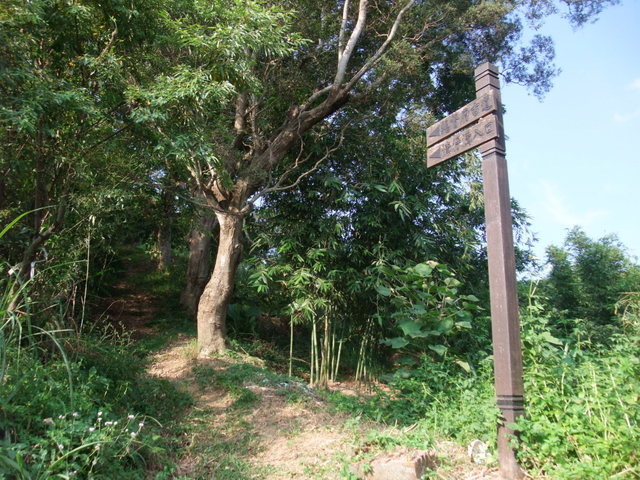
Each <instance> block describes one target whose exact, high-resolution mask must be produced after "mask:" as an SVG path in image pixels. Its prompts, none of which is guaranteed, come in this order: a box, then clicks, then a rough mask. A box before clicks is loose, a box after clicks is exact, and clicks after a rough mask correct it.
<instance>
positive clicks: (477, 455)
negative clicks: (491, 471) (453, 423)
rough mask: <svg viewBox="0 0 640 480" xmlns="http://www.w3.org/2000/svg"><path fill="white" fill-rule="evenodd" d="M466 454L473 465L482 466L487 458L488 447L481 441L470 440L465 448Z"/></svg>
mask: <svg viewBox="0 0 640 480" xmlns="http://www.w3.org/2000/svg"><path fill="white" fill-rule="evenodd" d="M467 453H468V454H469V457H470V458H471V461H472V462H473V463H477V464H479V465H484V464H485V463H487V458H489V447H488V446H487V444H486V443H484V442H482V441H481V440H472V441H471V443H469V446H468V447H467Z"/></svg>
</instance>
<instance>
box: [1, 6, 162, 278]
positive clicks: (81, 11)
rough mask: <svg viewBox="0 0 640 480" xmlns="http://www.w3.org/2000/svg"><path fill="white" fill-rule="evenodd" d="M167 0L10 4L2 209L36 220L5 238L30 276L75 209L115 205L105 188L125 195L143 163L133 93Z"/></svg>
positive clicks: (7, 215) (6, 249)
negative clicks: (134, 135) (135, 139)
mask: <svg viewBox="0 0 640 480" xmlns="http://www.w3.org/2000/svg"><path fill="white" fill-rule="evenodd" d="M157 5H158V4H157V3H156V2H155V1H153V0H151V1H138V2H135V5H132V6H129V7H125V6H124V5H122V4H121V3H120V2H111V1H106V2H101V3H94V2H87V3H77V2H59V1H53V0H35V1H32V2H24V1H19V0H9V1H7V2H2V5H1V6H0V97H1V100H0V102H1V103H0V171H1V172H2V177H3V179H2V188H1V191H0V209H1V210H2V216H3V217H4V219H5V220H9V219H11V218H15V217H16V216H17V215H19V214H22V213H24V212H27V211H31V212H32V213H31V214H30V220H31V221H30V222H29V223H30V225H29V227H28V228H26V229H20V230H18V229H14V230H15V231H12V232H10V235H9V236H8V237H7V238H6V239H4V240H5V241H6V242H5V244H4V245H3V254H4V256H5V258H7V259H9V260H10V261H11V262H12V263H13V264H15V265H16V266H15V268H14V271H15V273H16V275H17V277H18V278H19V280H20V282H25V281H27V280H28V279H29V278H30V277H32V275H33V272H34V265H35V262H37V261H39V260H41V259H43V258H44V257H45V256H46V255H47V252H46V244H47V242H50V241H51V240H52V237H54V236H55V235H56V234H58V233H59V232H60V231H61V230H62V229H63V228H64V226H65V219H66V218H67V217H68V216H69V215H70V214H71V215H72V216H73V217H74V222H80V223H82V222H87V221H88V218H89V215H90V214H91V215H94V219H95V214H96V213H97V212H98V209H97V208H93V209H92V208H91V207H90V206H89V204H90V203H91V202H94V203H93V204H94V206H96V205H98V204H100V205H101V206H103V207H104V206H106V205H107V204H108V203H109V202H108V201H104V198H103V199H100V198H99V197H100V196H101V195H102V196H103V197H104V196H108V195H117V193H116V191H117V190H119V189H120V190H124V189H125V188H123V186H124V185H125V184H130V183H131V180H132V179H133V178H134V177H136V175H137V174H138V173H139V172H140V170H141V168H140V167H143V164H142V163H138V162H136V161H134V158H137V159H138V160H139V159H140V157H138V155H137V152H136V150H134V149H133V148H131V143H130V139H131V137H130V135H129V133H130V132H129V129H128V128H129V124H130V122H128V119H127V117H128V114H129V110H130V109H129V106H128V105H127V103H126V99H125V96H124V92H125V90H126V88H127V86H128V85H129V84H131V83H132V82H134V81H135V78H136V75H137V72H138V71H140V70H141V68H140V65H139V63H138V59H139V58H140V56H141V55H142V52H144V51H145V49H146V48H147V47H148V45H149V41H151V40H152V39H153V37H154V36H155V35H156V34H157V32H158V28H159V20H160V16H159V15H158V12H157V9H156V7H157ZM127 140H128V141H127ZM127 163H129V164H127ZM80 212H83V213H85V215H84V218H82V216H83V215H82V213H80ZM78 214H80V217H81V218H79V219H78ZM94 223H95V222H94ZM76 230H77V229H76Z"/></svg>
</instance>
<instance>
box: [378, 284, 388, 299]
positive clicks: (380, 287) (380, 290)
mask: <svg viewBox="0 0 640 480" xmlns="http://www.w3.org/2000/svg"><path fill="white" fill-rule="evenodd" d="M376 292H378V293H379V294H380V295H382V296H383V297H389V296H391V290H390V289H388V288H387V287H385V286H383V285H376Z"/></svg>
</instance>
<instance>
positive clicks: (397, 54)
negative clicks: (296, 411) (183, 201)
mask: <svg viewBox="0 0 640 480" xmlns="http://www.w3.org/2000/svg"><path fill="white" fill-rule="evenodd" d="M603 3H606V0H605V1H604V2H603V1H595V0H589V1H581V2H567V4H568V5H569V8H570V12H569V14H570V15H571V17H572V18H573V19H574V20H575V21H576V22H578V23H579V22H582V21H584V20H585V19H586V18H587V17H588V16H590V15H591V14H594V13H597V11H598V9H599V8H600V7H601V5H602V4H603ZM542 4H544V5H543V6H544V8H541V6H542ZM187 6H188V7H189V8H187ZM179 7H180V8H182V9H184V10H183V11H180V9H178V8H176V10H175V11H173V13H172V14H171V16H170V19H169V21H170V22H173V24H174V26H175V32H177V36H176V40H177V41H176V42H175V44H174V45H172V46H167V47H166V50H167V51H170V55H167V56H166V58H167V59H168V60H167V62H168V63H167V64H168V65H169V66H170V67H171V68H170V70H169V72H168V73H167V74H166V75H163V76H162V77H161V79H160V80H159V81H157V82H155V83H154V84H151V85H147V86H146V87H145V88H142V89H140V90H139V91H137V92H136V94H135V95H134V97H136V98H137V101H138V104H139V105H140V107H141V108H140V110H139V112H140V113H141V115H140V116H139V118H140V120H141V121H144V120H146V121H151V122H157V121H158V118H159V117H158V115H159V114H158V112H161V111H162V110H163V109H164V110H165V116H167V118H166V119H165V120H164V126H163V128H164V129H161V130H160V133H161V134H163V138H162V140H161V143H163V144H164V146H165V151H166V154H167V155H169V156H171V157H172V158H174V159H175V160H177V161H178V162H179V163H181V164H182V165H186V167H187V169H188V171H189V172H190V177H191V183H192V190H193V191H196V192H198V196H199V197H200V200H199V203H201V204H202V205H204V206H205V208H208V209H209V210H210V211H212V212H214V214H215V216H216V218H217V221H218V224H219V231H220V233H219V241H218V247H217V255H216V260H215V265H214V268H213V273H212V275H211V278H210V280H209V282H208V283H207V285H206V287H205V289H204V292H203V295H202V297H201V300H200V303H199V307H198V314H197V317H198V339H199V344H200V348H201V352H202V353H203V354H208V353H211V352H219V351H222V350H224V349H225V340H226V323H225V321H226V313H227V307H228V304H229V301H230V298H231V294H232V290H233V283H234V277H235V272H236V269H237V266H238V262H239V259H240V255H241V251H242V231H243V224H244V221H245V219H246V216H247V215H248V214H249V213H250V212H251V210H252V208H253V207H254V205H256V202H257V201H258V200H259V199H260V198H261V197H262V196H264V195H265V194H266V193H268V192H270V191H273V190H280V189H285V188H288V187H292V186H296V185H298V184H299V183H300V180H301V178H304V176H305V174H306V172H311V171H313V170H315V168H317V165H318V164H319V163H322V162H323V161H324V160H326V159H327V158H329V157H330V156H331V155H332V153H333V152H335V151H336V149H338V148H339V147H340V145H341V143H342V139H343V138H344V136H345V135H348V134H349V131H348V128H349V122H343V121H340V117H341V116H344V115H348V116H351V117H353V119H354V121H357V117H358V115H360V114H362V113H364V112H368V114H371V115H383V114H384V115H391V116H396V115H398V114H399V112H400V111H401V110H402V109H403V108H407V107H409V106H411V105H420V107H418V108H421V109H428V110H429V111H430V112H431V113H432V114H433V115H436V116H437V115H440V114H443V113H446V112H447V111H451V110H452V109H454V108H457V107H458V106H460V104H461V103H463V102H465V101H468V100H469V98H470V97H471V96H472V95H473V91H472V89H471V88H468V87H469V86H470V82H469V81H468V80H469V75H470V72H471V71H472V70H473V67H474V65H475V64H477V63H479V62H481V61H486V60H489V61H494V62H498V63H500V64H501V65H502V67H503V70H504V71H505V73H506V75H508V76H509V77H510V78H512V79H515V80H520V81H523V82H526V83H528V84H530V85H532V86H533V87H534V89H535V90H536V91H538V92H541V91H544V89H546V88H548V86H549V80H550V78H551V76H552V75H553V73H554V69H553V66H552V65H551V62H550V60H551V57H552V56H553V55H552V53H553V52H552V47H551V44H550V41H549V39H546V38H543V37H536V38H535V39H534V41H533V42H532V44H531V45H530V46H529V47H527V48H524V49H522V50H517V49H516V45H517V40H518V37H519V34H520V31H521V27H522V22H521V20H520V18H519V16H518V11H519V9H522V13H523V14H525V15H528V17H529V19H530V20H532V21H537V20H539V18H540V15H541V13H544V14H547V13H550V11H551V10H552V9H554V8H555V7H554V4H553V3H551V2H542V3H541V2H535V3H533V2H513V1H506V0H505V1H503V0H499V1H439V2H435V3H434V2H424V1H419V0H405V1H398V2H383V1H373V0H358V1H350V0H343V1H337V2H326V1H321V0H311V1H309V0H307V1H302V0H299V1H298V0H286V1H280V2H265V3H263V2H244V1H243V2H240V1H232V2H219V1H214V2H209V3H207V4H206V5H204V3H202V2H199V1H197V0H195V1H193V2H191V3H190V2H187V3H184V4H180V6H179ZM461 77H462V78H463V80H464V79H466V85H467V88H466V89H465V88H456V89H452V94H451V95H450V96H449V98H445V97H446V96H445V95H442V92H443V90H449V89H450V87H451V84H452V83H454V84H455V82H456V81H458V80H460V78H461ZM462 83H463V84H464V83H465V82H464V81H463V82H462ZM463 86H464V85H463ZM168 108H171V111H172V112H174V113H173V114H168V115H167V114H166V109H168ZM145 112H146V113H145ZM168 120H170V121H168ZM165 129H166V130H165ZM167 132H170V134H168V133H167ZM318 137H326V138H333V142H332V143H329V144H327V142H323V143H324V145H325V146H324V150H323V151H322V152H320V153H319V154H318V152H316V154H315V155H309V147H310V146H311V145H312V144H318V142H317V140H318Z"/></svg>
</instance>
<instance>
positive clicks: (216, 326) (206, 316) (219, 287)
mask: <svg viewBox="0 0 640 480" xmlns="http://www.w3.org/2000/svg"><path fill="white" fill-rule="evenodd" d="M216 217H217V218H218V222H219V224H220V237H219V243H218V251H217V255H216V261H215V265H214V267H213V273H212V274H211V279H210V280H209V282H208V283H207V285H206V287H205V289H204V292H202V296H201V297H200V303H199V304H198V347H199V348H200V355H201V356H207V355H209V354H211V353H222V352H224V351H225V350H226V338H227V323H226V321H227V318H226V317H227V307H228V306H229V302H230V301H231V295H232V294H233V283H234V278H235V273H236V269H237V268H238V263H239V260H240V254H241V253H242V243H241V235H242V225H243V217H242V215H238V214H233V213H228V212H220V211H217V212H216Z"/></svg>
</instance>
